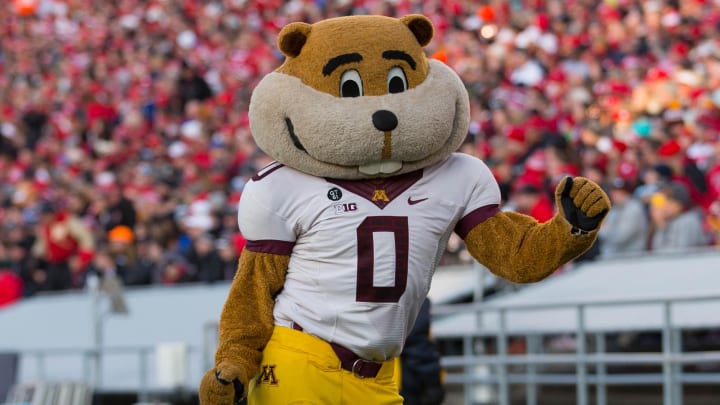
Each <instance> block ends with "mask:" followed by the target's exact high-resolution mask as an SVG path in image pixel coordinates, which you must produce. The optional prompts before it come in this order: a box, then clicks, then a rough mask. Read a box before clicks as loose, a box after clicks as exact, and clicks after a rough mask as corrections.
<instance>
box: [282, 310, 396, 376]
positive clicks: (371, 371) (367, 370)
mask: <svg viewBox="0 0 720 405" xmlns="http://www.w3.org/2000/svg"><path fill="white" fill-rule="evenodd" d="M292 327H293V329H295V330H299V331H301V332H302V331H303V328H302V326H300V325H298V324H296V323H295V322H293V323H292ZM329 344H330V347H332V349H333V351H334V352H335V355H337V356H338V359H340V368H342V369H343V370H347V371H349V372H351V373H353V374H354V375H355V376H356V377H359V378H375V377H376V376H377V375H378V373H379V372H380V368H381V367H382V365H383V364H382V363H378V362H375V361H370V360H365V359H363V358H362V357H360V356H358V355H357V354H355V353H353V352H352V351H351V350H350V349H348V348H345V347H343V346H340V345H339V344H337V343H333V342H329Z"/></svg>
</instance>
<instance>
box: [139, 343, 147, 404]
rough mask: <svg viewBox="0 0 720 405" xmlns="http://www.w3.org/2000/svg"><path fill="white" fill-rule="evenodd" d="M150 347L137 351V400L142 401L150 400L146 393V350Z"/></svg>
mask: <svg viewBox="0 0 720 405" xmlns="http://www.w3.org/2000/svg"><path fill="white" fill-rule="evenodd" d="M149 350H150V349H148V348H146V347H144V348H141V349H140V351H139V356H138V357H139V360H140V387H139V388H140V389H139V390H138V401H139V402H142V403H147V402H149V401H150V396H149V395H148V384H147V383H148V371H147V367H148V364H147V358H148V351H149Z"/></svg>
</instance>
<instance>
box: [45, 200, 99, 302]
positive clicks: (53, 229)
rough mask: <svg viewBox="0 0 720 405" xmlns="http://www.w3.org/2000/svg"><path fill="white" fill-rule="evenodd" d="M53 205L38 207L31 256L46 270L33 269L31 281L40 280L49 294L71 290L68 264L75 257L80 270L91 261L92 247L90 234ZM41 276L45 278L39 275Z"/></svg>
mask: <svg viewBox="0 0 720 405" xmlns="http://www.w3.org/2000/svg"><path fill="white" fill-rule="evenodd" d="M55 205H56V204H54V203H52V202H50V201H44V202H43V203H42V206H41V214H40V215H41V216H40V223H39V227H38V230H37V238H36V239H35V244H34V245H33V247H32V253H33V255H34V256H35V257H36V258H37V259H39V260H43V261H44V262H45V263H46V266H47V267H46V268H45V269H42V268H38V269H36V271H35V274H34V275H33V277H34V278H36V279H37V278H40V279H42V281H43V284H44V286H45V288H47V289H48V290H50V291H57V290H66V289H70V288H73V287H75V285H74V283H73V272H72V271H71V266H70V264H71V260H72V258H73V257H75V256H77V257H78V259H80V264H79V266H80V267H82V268H84V267H85V266H87V265H88V264H89V263H90V260H91V259H92V256H93V249H94V245H95V241H94V239H93V235H92V232H91V230H90V229H89V228H88V227H87V226H86V225H85V224H84V223H82V222H81V221H80V219H78V218H77V217H76V216H74V215H72V214H71V213H70V212H68V211H67V210H65V209H63V208H60V207H56V206H55ZM42 272H45V274H44V275H42V274H40V273H42Z"/></svg>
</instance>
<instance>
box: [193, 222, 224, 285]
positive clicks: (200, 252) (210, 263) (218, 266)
mask: <svg viewBox="0 0 720 405" xmlns="http://www.w3.org/2000/svg"><path fill="white" fill-rule="evenodd" d="M187 256H188V261H189V262H190V264H191V265H193V266H194V267H195V268H196V269H197V279H198V281H202V282H204V283H213V282H216V281H219V280H223V279H225V268H224V264H223V260H222V258H221V257H220V254H219V253H218V251H217V249H216V248H215V238H214V237H213V236H212V235H210V234H207V233H204V234H201V235H199V236H198V237H196V238H195V239H194V240H193V241H192V247H191V248H190V251H189V253H188V255H187Z"/></svg>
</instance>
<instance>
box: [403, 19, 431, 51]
mask: <svg viewBox="0 0 720 405" xmlns="http://www.w3.org/2000/svg"><path fill="white" fill-rule="evenodd" d="M400 21H402V23H403V24H405V25H407V27H408V28H410V31H412V33H413V35H415V38H416V39H417V41H418V43H419V44H420V46H425V45H427V44H429V43H430V40H431V39H432V37H433V32H434V30H433V25H432V23H431V22H430V20H429V19H428V18H427V17H425V16H424V15H421V14H409V15H406V16H405V17H402V18H401V19H400Z"/></svg>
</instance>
